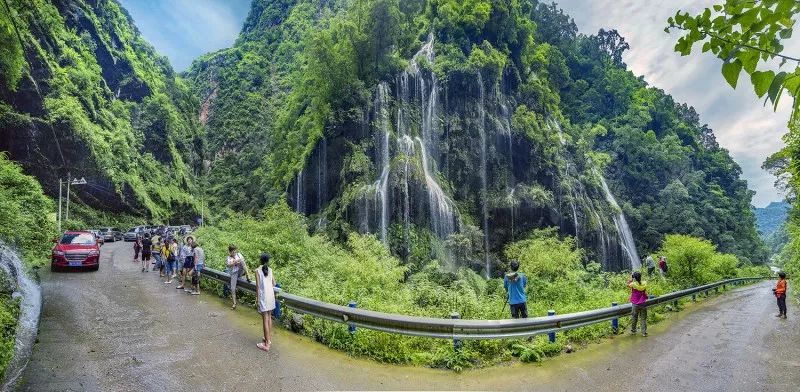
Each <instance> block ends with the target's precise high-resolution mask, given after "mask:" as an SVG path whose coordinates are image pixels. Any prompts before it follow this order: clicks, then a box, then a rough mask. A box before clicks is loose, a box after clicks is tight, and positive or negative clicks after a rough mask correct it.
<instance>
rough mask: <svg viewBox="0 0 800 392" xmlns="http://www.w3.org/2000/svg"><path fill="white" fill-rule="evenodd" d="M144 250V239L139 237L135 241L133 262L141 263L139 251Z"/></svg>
mask: <svg viewBox="0 0 800 392" xmlns="http://www.w3.org/2000/svg"><path fill="white" fill-rule="evenodd" d="M141 250H142V239H141V238H140V237H139V236H138V235H137V236H136V239H135V240H134V241H133V262H134V263H135V262H137V261H139V251H141Z"/></svg>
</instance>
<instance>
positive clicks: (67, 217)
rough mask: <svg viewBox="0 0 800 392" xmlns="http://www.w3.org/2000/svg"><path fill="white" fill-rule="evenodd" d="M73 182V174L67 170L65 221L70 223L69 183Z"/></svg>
mask: <svg viewBox="0 0 800 392" xmlns="http://www.w3.org/2000/svg"><path fill="white" fill-rule="evenodd" d="M71 182H72V174H71V173H69V172H67V216H66V218H64V222H67V223H69V184H70V183H71Z"/></svg>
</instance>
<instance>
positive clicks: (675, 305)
mask: <svg viewBox="0 0 800 392" xmlns="http://www.w3.org/2000/svg"><path fill="white" fill-rule="evenodd" d="M672 309H673V310H675V311H676V312H677V311H678V300H677V299H676V300H674V301H672Z"/></svg>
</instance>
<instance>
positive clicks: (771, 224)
mask: <svg viewBox="0 0 800 392" xmlns="http://www.w3.org/2000/svg"><path fill="white" fill-rule="evenodd" d="M790 207H791V206H790V205H789V203H787V202H785V201H774V202H772V203H770V204H769V205H768V206H766V207H764V208H756V209H755V213H756V224H757V225H758V231H759V233H761V238H764V239H767V238H768V237H770V236H771V235H772V234H773V233H774V232H775V231H776V230H778V229H779V228H780V227H781V226H782V225H783V223H784V222H786V216H787V214H788V212H789V208H790Z"/></svg>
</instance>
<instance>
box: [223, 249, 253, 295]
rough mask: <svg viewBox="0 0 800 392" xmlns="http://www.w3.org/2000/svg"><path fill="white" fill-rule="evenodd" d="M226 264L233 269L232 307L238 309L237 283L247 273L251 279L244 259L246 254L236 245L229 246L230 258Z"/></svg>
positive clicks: (248, 278)
mask: <svg viewBox="0 0 800 392" xmlns="http://www.w3.org/2000/svg"><path fill="white" fill-rule="evenodd" d="M225 264H226V265H227V266H228V268H230V270H231V299H232V300H233V306H231V309H233V310H236V283H237V282H238V281H239V277H241V276H242V275H245V277H247V280H248V281H250V277H249V276H248V275H247V263H246V262H245V261H244V256H242V254H241V253H239V251H238V250H237V249H236V245H231V246H229V247H228V259H227V261H226V262H225Z"/></svg>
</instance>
